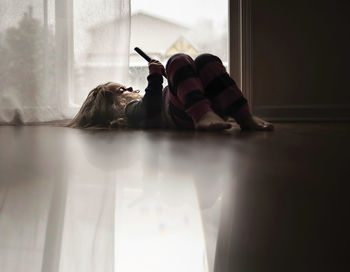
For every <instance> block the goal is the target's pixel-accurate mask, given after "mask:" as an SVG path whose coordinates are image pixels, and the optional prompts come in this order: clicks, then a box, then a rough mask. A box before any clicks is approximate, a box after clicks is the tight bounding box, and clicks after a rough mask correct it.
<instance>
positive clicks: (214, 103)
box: [166, 54, 251, 129]
mask: <svg viewBox="0 0 350 272" xmlns="http://www.w3.org/2000/svg"><path fill="white" fill-rule="evenodd" d="M166 72H167V76H168V86H169V90H170V91H169V110H168V111H169V114H170V115H171V117H172V119H173V121H174V123H175V124H176V126H177V127H178V128H184V129H193V128H194V123H195V122H197V121H198V120H199V119H200V118H201V116H202V115H203V114H204V113H206V112H208V111H214V112H215V113H217V114H218V115H220V116H221V117H222V118H223V119H227V118H228V117H233V118H234V119H235V120H236V122H237V123H238V124H241V123H242V122H243V121H244V120H245V119H246V118H248V117H250V116H251V113H250V109H249V106H248V104H247V100H246V99H245V98H244V97H243V95H242V92H241V90H240V89H239V88H238V87H237V85H236V83H235V81H234V80H233V79H232V78H231V77H230V75H229V74H228V73H227V71H226V69H225V67H224V66H223V64H222V61H221V60H220V59H219V58H218V57H217V56H214V55H211V54H202V55H199V56H198V57H197V58H196V59H195V60H193V59H192V58H191V57H190V56H188V55H186V54H176V55H174V56H172V57H171V58H170V59H169V60H168V62H167V65H166Z"/></svg>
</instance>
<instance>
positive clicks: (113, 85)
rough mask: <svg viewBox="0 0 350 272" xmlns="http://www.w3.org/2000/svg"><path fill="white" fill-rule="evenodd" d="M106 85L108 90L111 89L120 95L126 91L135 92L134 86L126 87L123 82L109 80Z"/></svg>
mask: <svg viewBox="0 0 350 272" xmlns="http://www.w3.org/2000/svg"><path fill="white" fill-rule="evenodd" d="M106 87H107V88H108V90H110V91H111V92H112V93H113V94H115V95H116V96H120V95H121V94H123V93H124V92H125V91H128V92H133V89H132V87H126V86H124V85H122V84H119V83H115V82H109V83H107V84H106Z"/></svg>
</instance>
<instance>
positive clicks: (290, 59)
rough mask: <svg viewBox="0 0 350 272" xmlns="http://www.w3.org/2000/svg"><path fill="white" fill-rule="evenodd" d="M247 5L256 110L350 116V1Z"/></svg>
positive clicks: (270, 0)
mask: <svg viewBox="0 0 350 272" xmlns="http://www.w3.org/2000/svg"><path fill="white" fill-rule="evenodd" d="M251 4H252V10H251V12H252V50H253V51H252V54H253V55H252V56H253V61H252V65H253V66H252V72H253V75H252V76H253V99H252V102H253V105H254V109H255V112H258V113H259V108H264V109H265V111H262V113H263V115H264V114H265V115H269V114H270V115H271V116H274V117H283V116H284V114H285V112H284V111H278V110H276V108H277V109H278V107H282V108H284V110H286V109H287V111H288V108H289V107H290V108H293V109H294V113H293V112H292V111H291V112H289V113H288V114H289V117H293V116H294V115H298V114H299V117H300V114H301V115H303V117H309V116H311V117H312V116H313V117H317V116H318V115H320V116H321V117H322V116H323V117H325V114H326V115H327V116H328V117H330V118H332V117H335V118H337V117H346V116H347V117H350V115H349V113H350V111H349V107H350V88H349V78H350V63H349V62H350V35H349V34H350V33H349V32H350V1H345V0H333V1H326V0H318V1H311V0H309V1H305V0H283V1H281V0H265V1H261V0H251ZM261 106H263V107H261ZM269 108H274V109H275V111H274V112H272V111H271V112H269V111H268V110H269ZM296 108H301V109H303V110H304V112H303V113H300V111H299V113H298V112H297V110H296ZM308 108H314V109H315V108H319V109H318V112H313V113H312V110H311V111H307V109H308ZM322 109H324V110H325V111H322ZM332 109H333V111H332ZM266 110H267V111H266ZM305 110H306V111H305ZM325 112H326V113H325ZM310 114H311V115H310ZM276 115H280V116H276ZM333 115H334V116H333Z"/></svg>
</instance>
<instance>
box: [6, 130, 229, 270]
mask: <svg viewBox="0 0 350 272" xmlns="http://www.w3.org/2000/svg"><path fill="white" fill-rule="evenodd" d="M0 131H1V133H0V137H1V139H0V142H1V150H2V151H3V152H2V153H1V154H2V155H1V187H0V203H1V213H0V237H1V240H0V267H1V271H33V272H34V271H140V270H143V271H212V270H213V265H214V258H215V249H216V240H217V233H218V226H219V216H220V206H221V195H222V190H223V186H224V184H225V182H228V181H230V180H231V179H232V177H231V175H232V171H231V159H232V156H228V153H227V150H225V148H224V146H223V145H222V143H220V141H218V142H215V141H213V139H212V138H211V137H209V138H208V136H209V134H207V135H205V134H204V135H201V134H196V133H193V132H188V133H187V132H186V133H174V132H167V131H147V132H145V131H82V130H75V129H69V128H58V127H0ZM223 136H224V137H226V136H225V135H223ZM218 158H220V160H221V163H220V164H218V163H217V162H218Z"/></svg>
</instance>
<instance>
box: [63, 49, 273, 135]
mask: <svg viewBox="0 0 350 272" xmlns="http://www.w3.org/2000/svg"><path fill="white" fill-rule="evenodd" d="M148 67H149V75H148V77H147V80H148V86H147V88H146V90H145V95H144V96H143V97H142V96H140V95H139V94H138V91H134V90H133V89H132V87H125V86H124V85H122V84H118V83H113V82H108V83H106V84H103V85H99V86H97V87H96V88H95V89H93V90H92V91H91V92H90V93H89V95H88V97H87V98H86V100H85V102H84V103H83V105H82V107H81V109H80V111H79V112H78V114H77V115H76V116H75V117H74V119H73V120H72V122H71V123H70V124H69V126H71V127H80V128H88V127H123V126H124V127H125V126H128V127H135V128H174V129H195V130H224V129H228V128H230V127H231V123H229V122H227V121H226V120H227V119H228V118H230V117H232V118H234V119H235V120H236V122H237V123H238V124H239V126H240V127H241V129H242V130H272V129H273V125H272V124H270V123H268V122H266V121H264V120H262V119H260V118H257V117H255V116H252V114H251V112H250V109H249V106H248V103H247V100H246V99H245V98H244V97H243V95H242V92H241V91H240V90H239V88H238V87H237V85H236V83H235V81H234V80H233V79H232V78H231V77H230V76H229V74H228V73H227V72H226V69H225V67H224V66H223V64H222V61H221V60H220V59H219V58H218V57H217V56H214V55H211V54H202V55H200V56H198V57H197V58H196V59H195V60H193V59H192V58H191V57H190V56H188V55H185V54H176V55H174V56H172V57H171V58H170V59H169V60H168V62H167V65H166V69H165V68H164V66H163V65H162V64H161V63H160V62H159V61H157V60H151V61H150V62H149V65H148ZM165 70H166V75H167V79H168V86H166V87H165V88H164V89H163V75H164V74H165Z"/></svg>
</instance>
